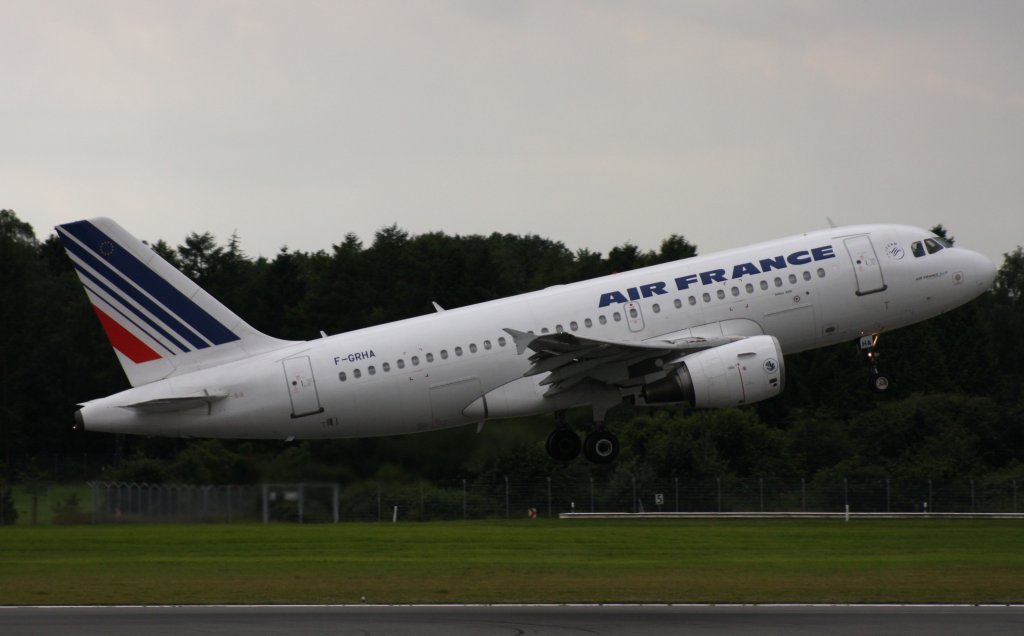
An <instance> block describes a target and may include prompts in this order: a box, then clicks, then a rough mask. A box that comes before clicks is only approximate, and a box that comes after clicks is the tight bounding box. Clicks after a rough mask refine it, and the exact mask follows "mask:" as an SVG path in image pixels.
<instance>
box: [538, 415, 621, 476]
mask: <svg viewBox="0 0 1024 636" xmlns="http://www.w3.org/2000/svg"><path fill="white" fill-rule="evenodd" d="M555 421H556V422H557V426H556V428H555V430H553V431H551V434H550V435H548V442H547V451H548V455H550V456H551V458H552V459H555V460H557V461H562V462H568V461H572V460H574V459H576V458H577V457H579V454H580V451H581V450H582V451H583V456H584V457H586V458H587V460H588V461H590V462H592V463H594V464H609V463H611V462H613V461H615V458H616V457H618V456H619V439H618V438H617V437H615V435H613V434H611V433H610V432H608V431H607V430H605V428H604V422H598V423H597V425H596V428H595V430H593V431H592V432H591V433H590V434H589V435H587V437H586V439H584V440H583V441H582V442H581V441H580V436H579V435H577V434H576V432H575V431H573V430H572V429H571V428H569V426H568V425H567V424H566V423H565V411H559V412H557V413H555Z"/></svg>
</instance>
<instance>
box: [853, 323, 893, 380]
mask: <svg viewBox="0 0 1024 636" xmlns="http://www.w3.org/2000/svg"><path fill="white" fill-rule="evenodd" d="M878 338H879V335H878V334H872V335H870V336H861V338H860V340H859V341H858V344H859V345H860V350H861V351H862V352H863V353H864V356H865V358H866V359H867V361H868V364H869V365H870V366H871V374H870V376H869V378H868V386H869V387H870V388H871V390H872V391H874V392H875V393H885V392H886V391H888V390H889V375H888V374H887V373H885V372H883V371H882V370H881V369H880V368H879V365H878V357H879V354H878Z"/></svg>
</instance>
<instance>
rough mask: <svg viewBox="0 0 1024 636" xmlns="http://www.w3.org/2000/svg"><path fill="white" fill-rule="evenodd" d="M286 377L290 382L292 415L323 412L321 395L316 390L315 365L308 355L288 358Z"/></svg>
mask: <svg viewBox="0 0 1024 636" xmlns="http://www.w3.org/2000/svg"><path fill="white" fill-rule="evenodd" d="M284 377H285V380H286V381H287V383H288V395H289V397H291V400H292V417H302V416H304V415H312V414H314V413H321V412H323V410H324V409H323V407H322V406H320V396H319V395H317V391H316V380H315V379H314V378H313V366H312V365H311V364H310V362H309V357H308V356H302V357H300V358H288V359H286V360H285V361H284Z"/></svg>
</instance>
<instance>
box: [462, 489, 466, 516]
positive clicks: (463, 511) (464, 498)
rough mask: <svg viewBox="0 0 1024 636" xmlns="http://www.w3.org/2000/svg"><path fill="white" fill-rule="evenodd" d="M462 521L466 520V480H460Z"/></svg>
mask: <svg viewBox="0 0 1024 636" xmlns="http://www.w3.org/2000/svg"><path fill="white" fill-rule="evenodd" d="M462 520H463V521H465V520H466V480H465V479H463V480H462Z"/></svg>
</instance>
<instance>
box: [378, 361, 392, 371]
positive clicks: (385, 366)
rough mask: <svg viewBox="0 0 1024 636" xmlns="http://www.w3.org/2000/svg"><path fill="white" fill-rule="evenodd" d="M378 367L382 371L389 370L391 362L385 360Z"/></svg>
mask: <svg viewBox="0 0 1024 636" xmlns="http://www.w3.org/2000/svg"><path fill="white" fill-rule="evenodd" d="M380 368H381V369H384V373H387V372H388V371H390V370H391V364H390V363H388V362H385V363H384V364H382V365H380Z"/></svg>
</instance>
